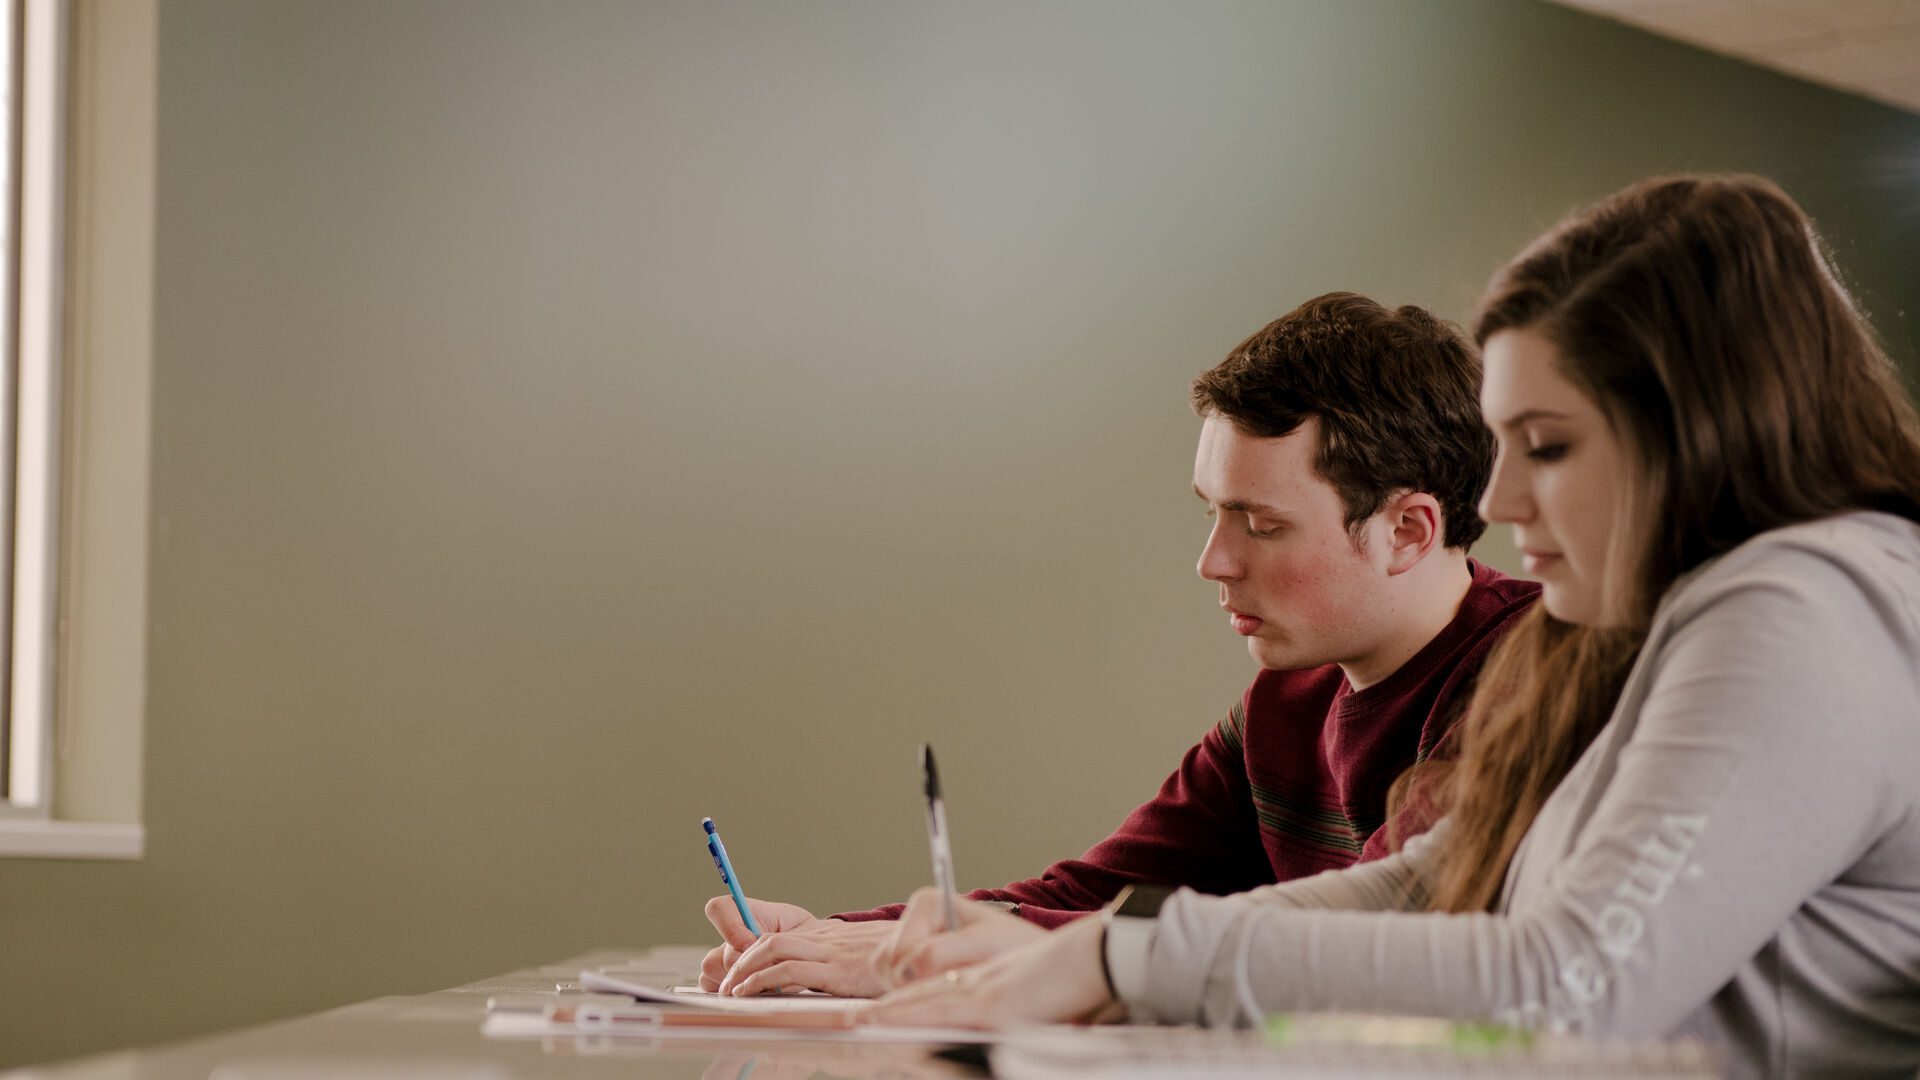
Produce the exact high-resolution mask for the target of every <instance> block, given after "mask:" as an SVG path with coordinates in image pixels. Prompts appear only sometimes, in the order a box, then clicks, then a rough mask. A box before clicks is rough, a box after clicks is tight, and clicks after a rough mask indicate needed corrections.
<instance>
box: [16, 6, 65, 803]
mask: <svg viewBox="0 0 1920 1080" xmlns="http://www.w3.org/2000/svg"><path fill="white" fill-rule="evenodd" d="M8 6H9V8H11V9H12V10H10V11H9V12H8V13H7V15H8V17H7V18H6V20H5V22H6V24H7V25H6V28H5V30H4V31H0V32H4V33H5V35H6V40H5V43H4V48H3V49H0V52H4V55H5V57H6V65H7V78H6V87H7V98H6V111H7V124H6V129H7V133H8V138H7V139H6V146H5V148H4V150H3V151H0V157H3V161H0V168H3V169H4V178H3V180H0V183H4V188H5V191H6V192H7V195H8V204H9V212H8V213H7V214H6V215H5V221H4V224H0V230H3V231H0V243H3V244H4V247H5V251H6V260H5V263H6V265H5V266H4V268H0V325H4V326H5V327H6V328H7V333H6V338H5V345H6V371H5V372H4V374H0V453H3V454H4V457H5V459H6V467H5V468H4V469H0V507H4V508H5V515H4V519H0V520H4V522H5V526H6V527H5V528H4V529H0V568H4V570H5V573H4V575H3V576H0V610H4V617H3V618H0V642H3V643H4V656H5V660H6V663H5V665H4V668H0V709H4V710H5V711H4V716H3V718H0V731H4V732H5V736H6V737H5V739H4V740H0V754H3V755H4V756H3V758H0V760H4V763H5V768H4V770H0V795H4V797H5V803H6V808H7V810H8V812H9V813H11V814H16V815H17V814H32V815H35V816H45V815H46V814H47V813H48V812H49V810H50V809H51V795H52V785H53V735H54V731H53V727H54V718H53V707H52V706H53V699H52V683H53V675H54V666H53V658H54V652H53V644H54V634H55V629H56V628H55V626H54V615H55V612H56V611H57V605H56V601H57V596H56V586H57V584H58V571H57V567H56V566H55V565H54V560H55V553H56V552H57V551H58V540H59V536H58V528H57V526H58V523H59V492H60V464H61V462H60V452H59V451H60V444H59V416H60V401H59V390H60V374H61V363H60V361H61V349H62V345H63V335H62V334H61V332H60V329H61V310H60V301H61V293H62V291H63V290H62V289H61V288H60V284H61V266H60V251H61V240H62V239H63V237H62V233H63V232H64V229H63V228H62V225H63V217H62V214H61V206H60V195H61V191H62V184H63V183H64V176H63V174H64V172H65V170H64V169H63V168H62V166H63V165H64V161H63V154H64V150H65V146H66V140H65V131H64V128H65V124H64V120H65V105H66V100H65V99H66V94H65V90H66V10H65V5H64V4H61V3H58V2H56V0H11V2H10V3H9V4H8Z"/></svg>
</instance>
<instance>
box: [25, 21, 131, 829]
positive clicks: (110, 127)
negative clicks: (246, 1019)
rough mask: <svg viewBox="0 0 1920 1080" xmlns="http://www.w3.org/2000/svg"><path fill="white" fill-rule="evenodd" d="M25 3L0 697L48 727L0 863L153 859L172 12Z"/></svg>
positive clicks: (36, 731)
mask: <svg viewBox="0 0 1920 1080" xmlns="http://www.w3.org/2000/svg"><path fill="white" fill-rule="evenodd" d="M19 2H20V5H21V8H22V10H23V16H22V19H21V24H22V25H23V27H24V30H25V33H24V34H23V36H22V37H21V38H20V40H21V42H22V44H23V48H22V49H21V50H20V53H19V56H20V58H21V80H20V87H21V89H22V94H21V97H20V106H21V108H20V110H19V116H20V123H21V140H20V143H19V145H20V146H21V147H22V153H21V162H20V165H21V167H20V169H19V171H18V175H19V178H20V181H19V183H20V190H19V202H18V206H19V213H18V214H17V216H15V217H14V218H13V220H14V221H15V222H16V223H17V224H18V228H19V232H18V236H19V241H20V243H19V245H18V250H19V252H20V254H21V257H22V258H23V259H33V260H36V261H35V262H33V263H31V264H28V265H32V266H33V267H35V270H36V272H35V273H34V274H23V275H22V276H21V278H20V288H19V289H18V292H17V295H18V296H19V309H18V314H17V316H16V318H15V320H14V325H16V326H17V332H16V335H15V336H14V338H13V339H12V340H13V341H14V342H15V343H16V344H15V348H16V356H17V357H18V360H17V364H18V370H19V385H18V389H17V394H14V396H13V397H12V399H11V400H6V399H0V404H3V405H6V406H8V407H7V408H4V409H0V414H5V415H9V416H17V417H19V422H18V431H17V433H12V432H8V433H4V434H8V435H13V434H17V435H18V441H17V442H12V443H9V441H8V440H5V439H0V445H9V444H10V445H15V446H19V447H21V448H22V449H21V450H20V451H19V452H18V453H17V457H16V459H15V460H16V461H17V466H16V467H15V468H13V469H11V470H9V473H10V479H11V482H12V484H13V489H12V491H11V492H9V493H7V494H9V495H10V496H11V498H10V500H9V501H8V502H7V503H6V505H10V506H12V507H15V508H17V513H16V518H15V520H16V522H18V523H19V524H16V525H15V527H14V528H13V529H11V530H10V531H11V534H12V536H13V537H14V538H15V539H14V542H13V546H12V550H11V551H8V552H5V553H4V557H5V559H10V560H11V566H12V580H13V582H15V583H16V584H19V585H22V586H31V587H20V588H16V589H15V590H14V596H13V605H12V610H13V613H14V615H13V619H12V621H11V624H10V625H8V626H6V627H5V629H6V630H7V632H8V635H9V640H8V641H7V642H6V645H7V648H8V649H9V650H10V652H11V659H12V663H11V665H10V673H11V678H10V680H9V681H8V682H7V683H6V684H5V685H4V687H3V688H0V693H4V694H5V695H6V700H7V702H8V705H9V708H10V709H11V710H12V715H13V716H14V717H17V718H20V722H22V723H23V724H31V725H33V727H32V730H31V731H30V732H29V734H28V735H27V737H26V738H24V739H21V738H15V739H14V747H15V749H14V750H13V751H12V752H11V757H10V760H9V762H8V767H9V770H10V774H9V777H8V780H9V783H8V789H9V796H10V797H9V799H8V800H7V801H6V804H5V805H0V856H32V857H51V858H109V859H130V858H139V857H140V856H141V855H142V854H143V851H144V846H145V833H144V830H143V828H142V826H141V824H140V821H139V818H140V781H141V763H142V753H141V750H142V746H143V741H144V740H143V736H144V720H145V680H146V671H145V666H146V632H147V618H146V594H147V588H146V582H147V535H148V513H147V507H148V473H149V470H150V457H151V454H150V438H149V432H150V428H151V401H152V390H151V387H152V377H151V369H152V339H153V335H152V298H153V288H152V267H153V236H154V230H153V220H154V213H153V208H154V193H155V190H154V177H155V170H154V159H155V154H154V142H155V138H154V137H155V131H156V123H155V121H156V114H155V107H154V102H155V96H156V93H155V92H156V89H157V64H156V57H157V49H158V39H159V35H158V22H159V13H158V3H157V0H19ZM35 277H37V278H39V279H40V280H39V281H38V282H33V281H32V280H31V279H33V278H35ZM0 381H4V380H0ZM15 401H17V403H18V405H19V406H20V407H19V409H18V410H15V409H13V408H11V405H12V404H13V403H14V402H15ZM22 526H24V527H22ZM0 565H6V563H5V562H4V561H0ZM21 730H26V729H25V728H24V727H18V728H16V731H21ZM15 765H18V768H17V769H16V768H14V766H15Z"/></svg>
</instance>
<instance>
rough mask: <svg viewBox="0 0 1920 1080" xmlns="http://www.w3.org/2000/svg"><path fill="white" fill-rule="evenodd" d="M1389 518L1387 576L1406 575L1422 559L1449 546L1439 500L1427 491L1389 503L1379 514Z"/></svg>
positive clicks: (1411, 492)
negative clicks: (1438, 549)
mask: <svg viewBox="0 0 1920 1080" xmlns="http://www.w3.org/2000/svg"><path fill="white" fill-rule="evenodd" d="M1380 512H1381V513H1382V514H1384V515H1386V524H1387V530H1388V532H1387V536H1388V540H1387V573H1388V574H1389V575H1392V574H1404V573H1406V572H1407V571H1409V570H1411V569H1413V568H1414V567H1416V566H1419V565H1420V560H1422V559H1424V558H1426V557H1427V555H1428V554H1429V553H1430V552H1432V551H1434V550H1435V549H1437V548H1441V547H1444V546H1446V542H1447V527H1446V521H1445V520H1444V519H1443V518H1442V517H1441V515H1440V500H1438V499H1436V498H1434V497H1433V496H1431V495H1429V494H1427V493H1426V492H1424V491H1403V492H1401V493H1400V494H1398V495H1395V496H1394V497H1393V498H1391V499H1389V500H1388V501H1387V505H1386V507H1385V508H1383V509H1382V510H1381V511H1380Z"/></svg>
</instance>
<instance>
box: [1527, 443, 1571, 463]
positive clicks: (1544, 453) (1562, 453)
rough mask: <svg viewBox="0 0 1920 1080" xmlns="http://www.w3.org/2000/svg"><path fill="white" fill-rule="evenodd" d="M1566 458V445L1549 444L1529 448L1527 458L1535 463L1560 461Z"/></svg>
mask: <svg viewBox="0 0 1920 1080" xmlns="http://www.w3.org/2000/svg"><path fill="white" fill-rule="evenodd" d="M1566 456H1567V444H1566V443H1547V444H1546V445H1545V446H1532V447H1528V448H1527V457H1528V458H1529V459H1531V460H1533V461H1559V460H1560V459H1561V458H1563V457H1566Z"/></svg>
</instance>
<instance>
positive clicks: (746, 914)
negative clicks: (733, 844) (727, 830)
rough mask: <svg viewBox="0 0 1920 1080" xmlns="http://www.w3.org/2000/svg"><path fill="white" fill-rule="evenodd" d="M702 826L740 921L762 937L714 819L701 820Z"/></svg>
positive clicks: (756, 935) (714, 863)
mask: <svg viewBox="0 0 1920 1080" xmlns="http://www.w3.org/2000/svg"><path fill="white" fill-rule="evenodd" d="M700 824H701V825H702V826H704V827H705V828H706V830H707V850H708V851H709V852H711V853H712V854H713V865H715V866H717V867H719V868H720V880H721V881H724V882H726V883H727V891H728V892H730V893H732V894H733V906H734V907H737V908H739V909H740V919H741V921H743V922H745V923H746V924H747V929H748V931H750V932H751V933H752V934H753V936H754V937H759V936H760V924H759V923H756V922H754V921H753V911H752V910H751V909H749V908H748V907H747V894H746V893H744V892H741V891H740V875H738V874H736V873H734V872H733V860H731V859H729V858H727V845H725V844H723V843H721V842H720V833H719V831H718V830H716V829H715V828H714V827H713V819H712V818H701V819H700Z"/></svg>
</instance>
